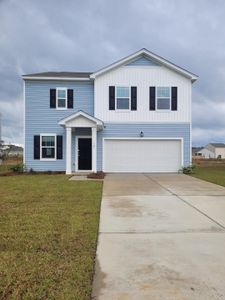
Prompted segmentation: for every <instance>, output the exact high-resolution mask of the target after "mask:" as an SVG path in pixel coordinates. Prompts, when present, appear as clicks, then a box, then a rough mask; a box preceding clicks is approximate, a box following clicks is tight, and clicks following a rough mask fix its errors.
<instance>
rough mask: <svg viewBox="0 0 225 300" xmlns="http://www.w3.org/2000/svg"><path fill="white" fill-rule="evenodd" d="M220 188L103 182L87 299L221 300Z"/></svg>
mask: <svg viewBox="0 0 225 300" xmlns="http://www.w3.org/2000/svg"><path fill="white" fill-rule="evenodd" d="M224 253H225V188H223V187H220V186H217V185H215V184H211V183H207V182H205V181H202V180H199V179H195V178H192V177H189V176H186V175H180V174H179V175H178V174H168V175H158V174H154V175H149V174H126V175H122V174H113V175H107V176H106V179H105V182H104V188H103V199H102V207H101V219H100V228H99V240H98V248H97V258H96V266H95V277H94V283H93V299H104V300H106V299H107V300H108V299H112V300H128V299H129V300H133V299H135V300H141V299H146V300H147V299H148V300H150V299H152V300H159V299H160V300H187V299H188V300H189V299H190V300H193V299H194V300H195V299H196V300H203V299H204V300H206V299H209V300H213V299H220V300H221V299H225V255H224Z"/></svg>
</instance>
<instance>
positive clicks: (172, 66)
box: [90, 48, 198, 82]
mask: <svg viewBox="0 0 225 300" xmlns="http://www.w3.org/2000/svg"><path fill="white" fill-rule="evenodd" d="M141 55H145V56H147V57H149V58H151V59H153V60H155V61H156V62H157V63H159V64H161V65H164V66H166V67H168V68H169V69H172V70H174V71H176V72H178V73H180V74H182V75H184V76H185V77H188V78H189V79H191V80H192V82H194V81H195V80H197V78H198V76H197V75H195V74H193V73H191V72H189V71H187V70H184V69H183V68H181V67H178V66H177V65H175V64H173V63H171V62H169V61H168V60H166V59H164V58H162V57H160V56H158V55H156V54H154V53H152V52H150V51H148V50H147V49H145V48H143V49H141V50H139V51H137V52H135V53H133V54H131V55H129V56H127V57H125V58H122V59H120V60H119V61H117V62H115V63H112V64H111V65H109V66H106V67H104V68H102V69H100V70H99V71H97V72H94V73H92V74H91V75H90V78H93V79H94V78H96V77H97V76H99V75H101V74H103V73H106V72H108V71H110V70H112V69H114V68H117V67H120V66H122V65H125V64H126V63H128V62H129V61H131V60H133V59H134V58H135V57H138V56H141Z"/></svg>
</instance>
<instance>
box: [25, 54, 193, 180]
mask: <svg viewBox="0 0 225 300" xmlns="http://www.w3.org/2000/svg"><path fill="white" fill-rule="evenodd" d="M196 79H197V76H196V75H194V74H193V73H191V72H189V71H186V70H184V69H183V68H181V67H178V66H177V65H175V64H173V63H171V62H169V61H167V60H166V59H164V58H162V57H159V56H158V55H156V54H153V53H151V52H150V51H148V50H146V49H141V50H140V51H138V52H136V53H134V54H131V55H129V56H127V57H125V58H123V59H121V60H119V61H117V62H115V63H113V64H111V65H109V66H107V67H104V68H102V69H101V70H99V71H97V72H94V73H86V72H59V73H58V72H45V73H37V74H29V75H24V76H23V80H24V93H25V97H24V99H25V154H24V163H25V165H26V168H27V169H28V170H29V169H31V168H32V169H33V170H36V171H48V170H51V171H65V172H66V173H67V174H71V173H75V172H82V171H85V172H87V171H90V172H91V171H92V172H96V171H100V170H103V171H105V172H177V171H178V170H179V169H180V168H181V167H182V166H187V165H189V164H190V163H191V97H192V96H191V92H192V83H193V82H194V81H195V80H196Z"/></svg>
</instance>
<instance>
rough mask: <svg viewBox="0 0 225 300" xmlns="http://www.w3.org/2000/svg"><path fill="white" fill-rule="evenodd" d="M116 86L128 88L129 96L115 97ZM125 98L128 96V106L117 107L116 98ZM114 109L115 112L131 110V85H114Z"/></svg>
mask: <svg viewBox="0 0 225 300" xmlns="http://www.w3.org/2000/svg"><path fill="white" fill-rule="evenodd" d="M117 88H128V91H129V96H128V97H117ZM118 98H119V99H123V98H124V99H127V98H129V108H126V109H121V108H117V99H118ZM115 111H117V112H130V111H131V86H125V85H115Z"/></svg>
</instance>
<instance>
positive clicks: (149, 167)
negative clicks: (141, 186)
mask: <svg viewBox="0 0 225 300" xmlns="http://www.w3.org/2000/svg"><path fill="white" fill-rule="evenodd" d="M103 151H104V162H103V169H104V171H105V172H177V171H178V170H179V169H180V167H181V141H180V140H119V139H118V140H116V139H112V140H110V139H105V140H104V150H103Z"/></svg>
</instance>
